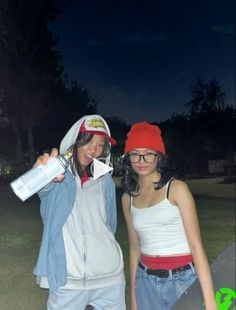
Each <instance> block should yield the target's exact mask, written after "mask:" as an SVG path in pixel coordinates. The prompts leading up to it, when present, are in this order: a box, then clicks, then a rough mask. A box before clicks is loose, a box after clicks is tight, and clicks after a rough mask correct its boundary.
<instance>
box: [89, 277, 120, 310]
mask: <svg viewBox="0 0 236 310" xmlns="http://www.w3.org/2000/svg"><path fill="white" fill-rule="evenodd" d="M89 304H90V305H92V306H93V307H94V309H95V310H125V309H126V306H125V282H122V283H121V284H118V285H114V286H110V287H106V288H100V289H96V290H93V291H92V292H91V295H90V300H89Z"/></svg>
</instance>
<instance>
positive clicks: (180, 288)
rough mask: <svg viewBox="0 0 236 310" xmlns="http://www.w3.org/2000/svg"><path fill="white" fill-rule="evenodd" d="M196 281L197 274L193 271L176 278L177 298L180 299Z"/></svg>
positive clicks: (184, 272)
mask: <svg viewBox="0 0 236 310" xmlns="http://www.w3.org/2000/svg"><path fill="white" fill-rule="evenodd" d="M195 280H196V274H195V273H194V272H193V271H192V270H186V271H182V272H180V273H178V275H176V278H174V281H175V286H176V292H177V297H180V296H181V295H182V294H183V293H184V292H185V291H186V290H187V289H188V288H189V287H190V286H191V285H192V284H193V283H194V281H195Z"/></svg>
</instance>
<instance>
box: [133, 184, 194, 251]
mask: <svg viewBox="0 0 236 310" xmlns="http://www.w3.org/2000/svg"><path fill="white" fill-rule="evenodd" d="M170 181H171V180H170ZM170 181H169V182H168V183H167V184H166V185H165V188H166V193H165V198H164V199H163V200H162V201H161V202H159V203H157V204H155V205H153V206H151V207H148V208H135V207H134V205H133V197H132V198H131V216H132V221H133V226H134V228H135V230H136V231H137V233H138V236H139V239H140V250H141V253H142V254H147V255H161V256H168V255H175V254H185V253H190V252H191V251H190V248H189V245H188V241H187V237H186V234H185V230H184V226H183V221H182V218H181V215H180V212H179V209H178V207H177V206H175V205H173V204H171V203H170V201H169V199H168V197H167V196H168V194H167V193H168V188H169V184H170Z"/></svg>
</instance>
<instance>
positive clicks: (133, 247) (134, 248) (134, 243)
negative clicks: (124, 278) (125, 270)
mask: <svg viewBox="0 0 236 310" xmlns="http://www.w3.org/2000/svg"><path fill="white" fill-rule="evenodd" d="M122 206H123V212H124V217H125V221H126V226H127V231H128V236H129V266H130V298H131V308H130V309H131V310H136V309H137V305H136V299H135V276H136V270H137V266H138V261H139V256H140V249H139V238H138V235H137V233H136V231H135V230H134V227H133V224H132V218H131V214H130V196H129V195H128V194H123V196H122Z"/></svg>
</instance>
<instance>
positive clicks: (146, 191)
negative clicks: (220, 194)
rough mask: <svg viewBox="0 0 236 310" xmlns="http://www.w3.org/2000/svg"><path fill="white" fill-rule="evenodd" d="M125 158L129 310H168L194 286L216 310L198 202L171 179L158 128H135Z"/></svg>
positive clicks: (208, 307) (209, 308)
mask: <svg viewBox="0 0 236 310" xmlns="http://www.w3.org/2000/svg"><path fill="white" fill-rule="evenodd" d="M124 153H125V157H124V160H123V165H124V169H125V171H126V174H125V175H124V177H123V180H122V186H123V189H124V191H125V193H124V194H123V197H122V204H123V211H124V216H125V220H126V224H127V229H128V234H129V246H130V279H131V310H168V309H170V308H171V306H172V305H173V304H174V303H175V302H176V300H177V299H178V298H179V297H180V296H181V295H182V294H183V292H184V291H185V290H186V289H187V288H188V287H189V286H190V285H191V284H192V283H193V282H194V280H195V278H196V274H195V270H196V273H197V276H198V278H199V281H200V284H201V288H202V293H203V295H204V301H205V307H206V310H217V306H216V303H215V297H214V290H213V285H212V279H211V274H210V269H209V265H208V261H207V258H206V255H205V252H204V249H203V245H202V241H201V237H200V231H199V224H198V218H197V213H196V208H195V203H194V199H193V197H192V194H191V193H190V191H189V189H188V187H187V185H186V184H185V183H184V182H182V181H180V180H177V179H174V178H169V176H168V174H167V170H166V159H165V146H164V143H163V140H162V137H161V131H160V129H159V127H158V126H154V125H151V124H149V123H147V122H141V123H137V124H135V125H133V126H132V127H131V130H130V132H129V133H128V135H127V140H126V143H125V151H124Z"/></svg>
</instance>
